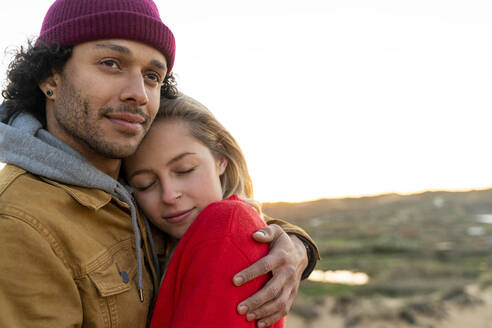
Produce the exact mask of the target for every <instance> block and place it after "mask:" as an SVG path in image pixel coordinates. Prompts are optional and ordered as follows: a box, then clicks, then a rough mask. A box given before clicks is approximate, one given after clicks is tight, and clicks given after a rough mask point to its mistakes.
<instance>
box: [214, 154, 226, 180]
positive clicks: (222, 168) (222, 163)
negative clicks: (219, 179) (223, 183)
mask: <svg viewBox="0 0 492 328" xmlns="http://www.w3.org/2000/svg"><path fill="white" fill-rule="evenodd" d="M227 164H228V162H227V158H225V157H224V156H221V157H220V159H219V161H218V163H217V170H218V172H219V176H220V175H222V174H224V172H225V170H226V168H227Z"/></svg>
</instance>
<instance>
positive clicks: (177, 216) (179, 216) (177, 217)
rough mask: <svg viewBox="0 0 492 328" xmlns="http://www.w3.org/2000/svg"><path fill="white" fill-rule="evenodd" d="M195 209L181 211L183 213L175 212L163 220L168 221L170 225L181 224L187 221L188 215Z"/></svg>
mask: <svg viewBox="0 0 492 328" xmlns="http://www.w3.org/2000/svg"><path fill="white" fill-rule="evenodd" d="M194 209H195V208H192V209H190V210H186V211H181V212H175V213H171V214H169V215H166V216H163V217H162V218H163V219H165V220H167V222H169V223H179V222H181V221H183V220H184V219H186V218H187V217H188V215H189V214H190V213H191V212H192V211H193V210H194Z"/></svg>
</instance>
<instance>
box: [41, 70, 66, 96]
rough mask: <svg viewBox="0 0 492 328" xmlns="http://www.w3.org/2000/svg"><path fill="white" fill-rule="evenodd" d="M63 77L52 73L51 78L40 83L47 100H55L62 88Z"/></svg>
mask: <svg viewBox="0 0 492 328" xmlns="http://www.w3.org/2000/svg"><path fill="white" fill-rule="evenodd" d="M60 82H61V77H60V74H59V73H55V72H52V74H51V75H50V76H48V77H47V78H45V79H44V80H43V81H41V82H39V84H38V86H39V89H41V92H43V93H44V95H45V96H46V98H47V99H50V100H55V99H56V93H57V92H56V91H57V89H58V88H59V87H60Z"/></svg>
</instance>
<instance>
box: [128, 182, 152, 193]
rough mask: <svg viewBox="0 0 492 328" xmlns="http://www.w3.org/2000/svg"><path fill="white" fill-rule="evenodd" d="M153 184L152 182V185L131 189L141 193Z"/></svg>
mask: <svg viewBox="0 0 492 328" xmlns="http://www.w3.org/2000/svg"><path fill="white" fill-rule="evenodd" d="M154 184H155V181H152V183H150V184H148V185H145V186H142V187H137V186H135V187H133V188H134V189H135V190H136V191H138V192H143V191H146V190H148V189H149V188H150V187H152V186H153V185H154Z"/></svg>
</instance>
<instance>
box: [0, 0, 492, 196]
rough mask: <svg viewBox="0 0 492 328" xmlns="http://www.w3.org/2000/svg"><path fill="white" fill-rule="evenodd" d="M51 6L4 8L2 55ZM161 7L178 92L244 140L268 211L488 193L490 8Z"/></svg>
mask: <svg viewBox="0 0 492 328" xmlns="http://www.w3.org/2000/svg"><path fill="white" fill-rule="evenodd" d="M51 2H52V1H51V0H17V1H9V2H6V3H4V4H2V9H1V12H0V49H2V51H3V50H4V49H5V48H6V47H8V46H17V45H20V44H24V43H25V40H26V37H27V36H36V35H37V33H39V29H40V27H41V22H42V19H43V16H44V14H45V12H46V10H47V9H48V8H49V5H50V4H51ZM156 3H157V5H158V7H159V10H160V13H161V16H162V18H163V21H164V22H165V23H166V24H167V25H168V26H169V27H170V28H171V30H172V31H173V32H174V34H175V36H176V41H177V53H176V64H175V67H174V72H175V74H177V75H178V77H179V85H180V86H181V90H182V91H184V92H185V93H187V94H189V95H190V96H192V97H195V98H196V99H198V100H199V101H201V102H202V103H204V104H205V105H206V106H208V107H209V108H210V109H211V110H212V111H213V112H214V113H215V114H216V116H217V118H218V119H219V120H220V121H221V122H222V123H223V124H224V125H225V126H226V127H227V128H228V129H229V130H230V131H231V133H232V134H233V135H234V136H235V137H236V139H237V140H238V141H239V143H240V144H241V146H242V147H243V150H244V152H245V154H246V157H247V160H248V164H249V167H250V170H251V174H252V177H253V182H254V185H255V192H256V198H257V199H259V200H260V201H303V200H310V199H316V198H325V197H342V196H357V195H367V194H378V193H385V192H402V193H407V192H417V191H422V190H428V189H467V188H485V187H490V186H492V175H491V171H492V151H491V150H490V148H491V147H490V144H491V142H492V133H491V128H490V126H491V123H492V122H491V118H492V115H491V110H492V97H491V94H492V93H491V90H492V60H491V59H492V42H491V39H492V19H491V17H492V2H491V1H485V0H484V1H475V0H466V1H465V0H462V1H452V0H425V1H423V0H412V1H408V0H407V1H402V0H387V1H383V0H376V1H370V0H338V1H330V0H317V1H316V0H303V1H299V0H297V1H291V0H282V1H280V0H269V1H264V0H263V1H259V0H250V1H241V2H238V1H230V0H229V1H226V0H223V1H219V0H209V1H203V0H201V1H199V0H194V1H187V0H179V1H169V0H166V1H164V0H157V1H156ZM1 58H2V60H1V63H0V79H1V80H2V81H3V80H4V78H5V68H6V65H7V64H8V62H9V60H10V59H9V58H10V57H8V56H6V55H5V54H4V53H3V52H2V55H1Z"/></svg>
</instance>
